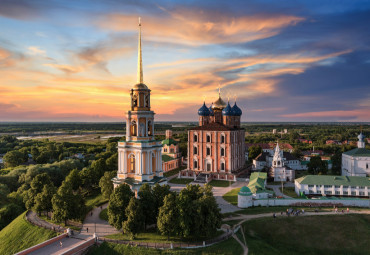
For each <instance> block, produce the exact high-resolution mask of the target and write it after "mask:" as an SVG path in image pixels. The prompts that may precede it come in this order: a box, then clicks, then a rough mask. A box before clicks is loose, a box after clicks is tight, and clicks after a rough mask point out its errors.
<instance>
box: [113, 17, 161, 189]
mask: <svg viewBox="0 0 370 255" xmlns="http://www.w3.org/2000/svg"><path fill="white" fill-rule="evenodd" d="M141 55H142V51H141V23H140V20H139V42H138V68H137V84H135V85H134V87H133V88H132V89H131V93H130V96H131V108H130V110H129V111H128V112H127V114H126V140H125V141H119V142H118V171H117V176H116V177H115V178H113V179H112V181H113V185H114V187H115V188H116V187H117V186H119V185H121V184H122V183H126V184H128V185H129V186H130V187H131V189H132V190H133V191H134V192H135V195H137V192H138V191H139V189H140V187H141V186H142V185H143V184H144V183H148V184H150V185H154V184H156V183H159V184H165V183H166V178H165V177H163V170H162V142H161V141H156V140H155V137H154V112H153V111H151V105H150V91H151V90H150V89H149V88H148V87H147V86H146V85H145V84H144V82H143V65H142V56H141Z"/></svg>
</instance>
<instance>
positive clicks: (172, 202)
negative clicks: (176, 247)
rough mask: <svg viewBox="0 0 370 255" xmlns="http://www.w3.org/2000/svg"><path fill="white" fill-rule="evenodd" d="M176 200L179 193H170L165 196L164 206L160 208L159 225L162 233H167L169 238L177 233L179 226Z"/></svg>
mask: <svg viewBox="0 0 370 255" xmlns="http://www.w3.org/2000/svg"><path fill="white" fill-rule="evenodd" d="M176 200H177V194H176V193H170V194H168V195H167V196H166V197H165V198H164V203H163V206H162V207H161V208H159V215H158V219H157V226H158V230H159V231H160V232H161V234H162V235H167V240H169V238H170V235H175V234H176V233H177V230H178V228H179V226H178V221H179V211H178V207H177V201H176Z"/></svg>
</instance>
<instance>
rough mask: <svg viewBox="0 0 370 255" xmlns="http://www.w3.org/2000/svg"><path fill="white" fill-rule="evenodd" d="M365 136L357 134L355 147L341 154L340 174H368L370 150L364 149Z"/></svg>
mask: <svg viewBox="0 0 370 255" xmlns="http://www.w3.org/2000/svg"><path fill="white" fill-rule="evenodd" d="M364 138H365V136H364V135H363V134H362V133H361V134H360V135H359V136H358V142H357V148H356V149H353V150H350V151H346V152H344V153H343V154H342V175H347V176H363V177H365V176H370V150H368V149H365V141H364Z"/></svg>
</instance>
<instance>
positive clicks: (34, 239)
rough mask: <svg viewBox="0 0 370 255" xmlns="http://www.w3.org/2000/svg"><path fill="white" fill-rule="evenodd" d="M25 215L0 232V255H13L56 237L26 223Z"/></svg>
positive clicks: (46, 230)
mask: <svg viewBox="0 0 370 255" xmlns="http://www.w3.org/2000/svg"><path fill="white" fill-rule="evenodd" d="M25 214H26V213H22V214H21V215H19V216H18V217H17V218H16V219H14V220H13V221H12V222H11V223H10V224H9V225H8V226H6V227H5V228H3V229H2V230H1V231H0V254H2V255H7V254H14V253H16V252H19V251H22V250H24V249H27V248H29V247H32V246H34V245H36V244H39V243H41V242H43V241H46V240H48V239H50V238H52V237H54V236H56V233H54V232H53V231H51V230H48V229H44V228H40V227H37V226H34V225H32V224H31V223H29V222H28V221H26V220H25V219H24V215H25Z"/></svg>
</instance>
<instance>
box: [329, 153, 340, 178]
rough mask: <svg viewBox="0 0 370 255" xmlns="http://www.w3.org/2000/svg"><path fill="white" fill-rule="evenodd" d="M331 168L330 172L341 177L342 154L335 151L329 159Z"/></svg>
mask: <svg viewBox="0 0 370 255" xmlns="http://www.w3.org/2000/svg"><path fill="white" fill-rule="evenodd" d="M331 162H332V168H331V172H332V174H334V175H341V172H342V152H341V151H340V150H337V151H336V152H335V154H334V155H333V156H332V157H331Z"/></svg>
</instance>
